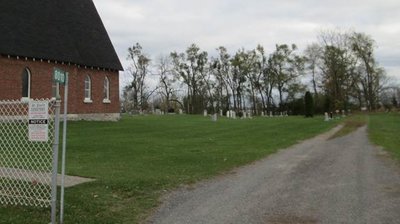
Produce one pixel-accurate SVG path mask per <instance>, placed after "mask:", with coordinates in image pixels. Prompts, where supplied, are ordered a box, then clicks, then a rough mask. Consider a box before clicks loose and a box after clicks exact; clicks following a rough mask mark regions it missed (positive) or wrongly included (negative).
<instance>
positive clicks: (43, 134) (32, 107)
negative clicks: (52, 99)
mask: <svg viewBox="0 0 400 224" xmlns="http://www.w3.org/2000/svg"><path fill="white" fill-rule="evenodd" d="M48 122H49V102H48V101H46V100H44V101H33V100H31V101H29V141H35V142H47V141H48V139H49V124H48Z"/></svg>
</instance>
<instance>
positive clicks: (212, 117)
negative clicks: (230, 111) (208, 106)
mask: <svg viewBox="0 0 400 224" xmlns="http://www.w3.org/2000/svg"><path fill="white" fill-rule="evenodd" d="M211 120H212V121H214V122H215V121H217V114H216V113H215V114H213V115H212V116H211Z"/></svg>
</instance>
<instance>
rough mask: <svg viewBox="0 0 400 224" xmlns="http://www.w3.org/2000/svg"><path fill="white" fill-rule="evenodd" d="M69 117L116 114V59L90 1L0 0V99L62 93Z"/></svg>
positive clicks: (118, 65) (118, 67)
mask: <svg viewBox="0 0 400 224" xmlns="http://www.w3.org/2000/svg"><path fill="white" fill-rule="evenodd" d="M54 67H57V68H60V69H62V70H65V71H67V72H68V73H69V97H68V111H69V115H68V116H69V117H70V118H72V119H93V120H116V119H118V118H119V111H120V103H119V71H121V70H122V66H121V63H120V61H119V59H118V56H117V54H116V52H115V50H114V47H113V45H112V43H111V41H110V39H109V37H108V34H107V31H106V29H105V28H104V25H103V23H102V21H101V18H100V16H99V14H98V13H97V11H96V8H95V5H94V4H93V2H92V1H91V0H40V1H37V0H34V1H33V0H0V100H27V99H41V98H51V97H54V96H55V94H56V91H59V92H60V95H61V96H63V91H64V90H63V87H62V86H60V87H57V85H55V84H53V69H54Z"/></svg>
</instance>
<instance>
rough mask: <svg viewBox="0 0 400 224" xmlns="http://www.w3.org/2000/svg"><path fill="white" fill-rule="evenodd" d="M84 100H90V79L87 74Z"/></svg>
mask: <svg viewBox="0 0 400 224" xmlns="http://www.w3.org/2000/svg"><path fill="white" fill-rule="evenodd" d="M84 101H85V102H92V81H91V80H90V77H89V75H86V77H85V100H84Z"/></svg>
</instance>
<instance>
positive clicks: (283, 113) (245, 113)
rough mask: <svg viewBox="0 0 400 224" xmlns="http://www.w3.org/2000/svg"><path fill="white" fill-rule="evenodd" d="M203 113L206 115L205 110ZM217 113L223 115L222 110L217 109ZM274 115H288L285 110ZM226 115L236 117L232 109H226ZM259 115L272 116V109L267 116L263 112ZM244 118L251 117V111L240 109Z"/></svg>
mask: <svg viewBox="0 0 400 224" xmlns="http://www.w3.org/2000/svg"><path fill="white" fill-rule="evenodd" d="M203 115H204V117H206V116H207V115H208V112H207V110H204V112H203ZM215 115H216V114H215ZM219 115H220V116H221V117H222V116H223V111H222V110H219ZM275 116H279V117H284V116H285V117H286V116H288V113H287V111H284V112H280V113H279V115H276V114H275ZM226 117H227V118H233V119H236V112H235V111H233V110H228V111H227V112H226ZM261 117H274V114H273V112H272V111H270V113H269V116H268V115H265V113H264V112H261ZM246 118H252V113H251V111H242V119H246Z"/></svg>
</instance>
